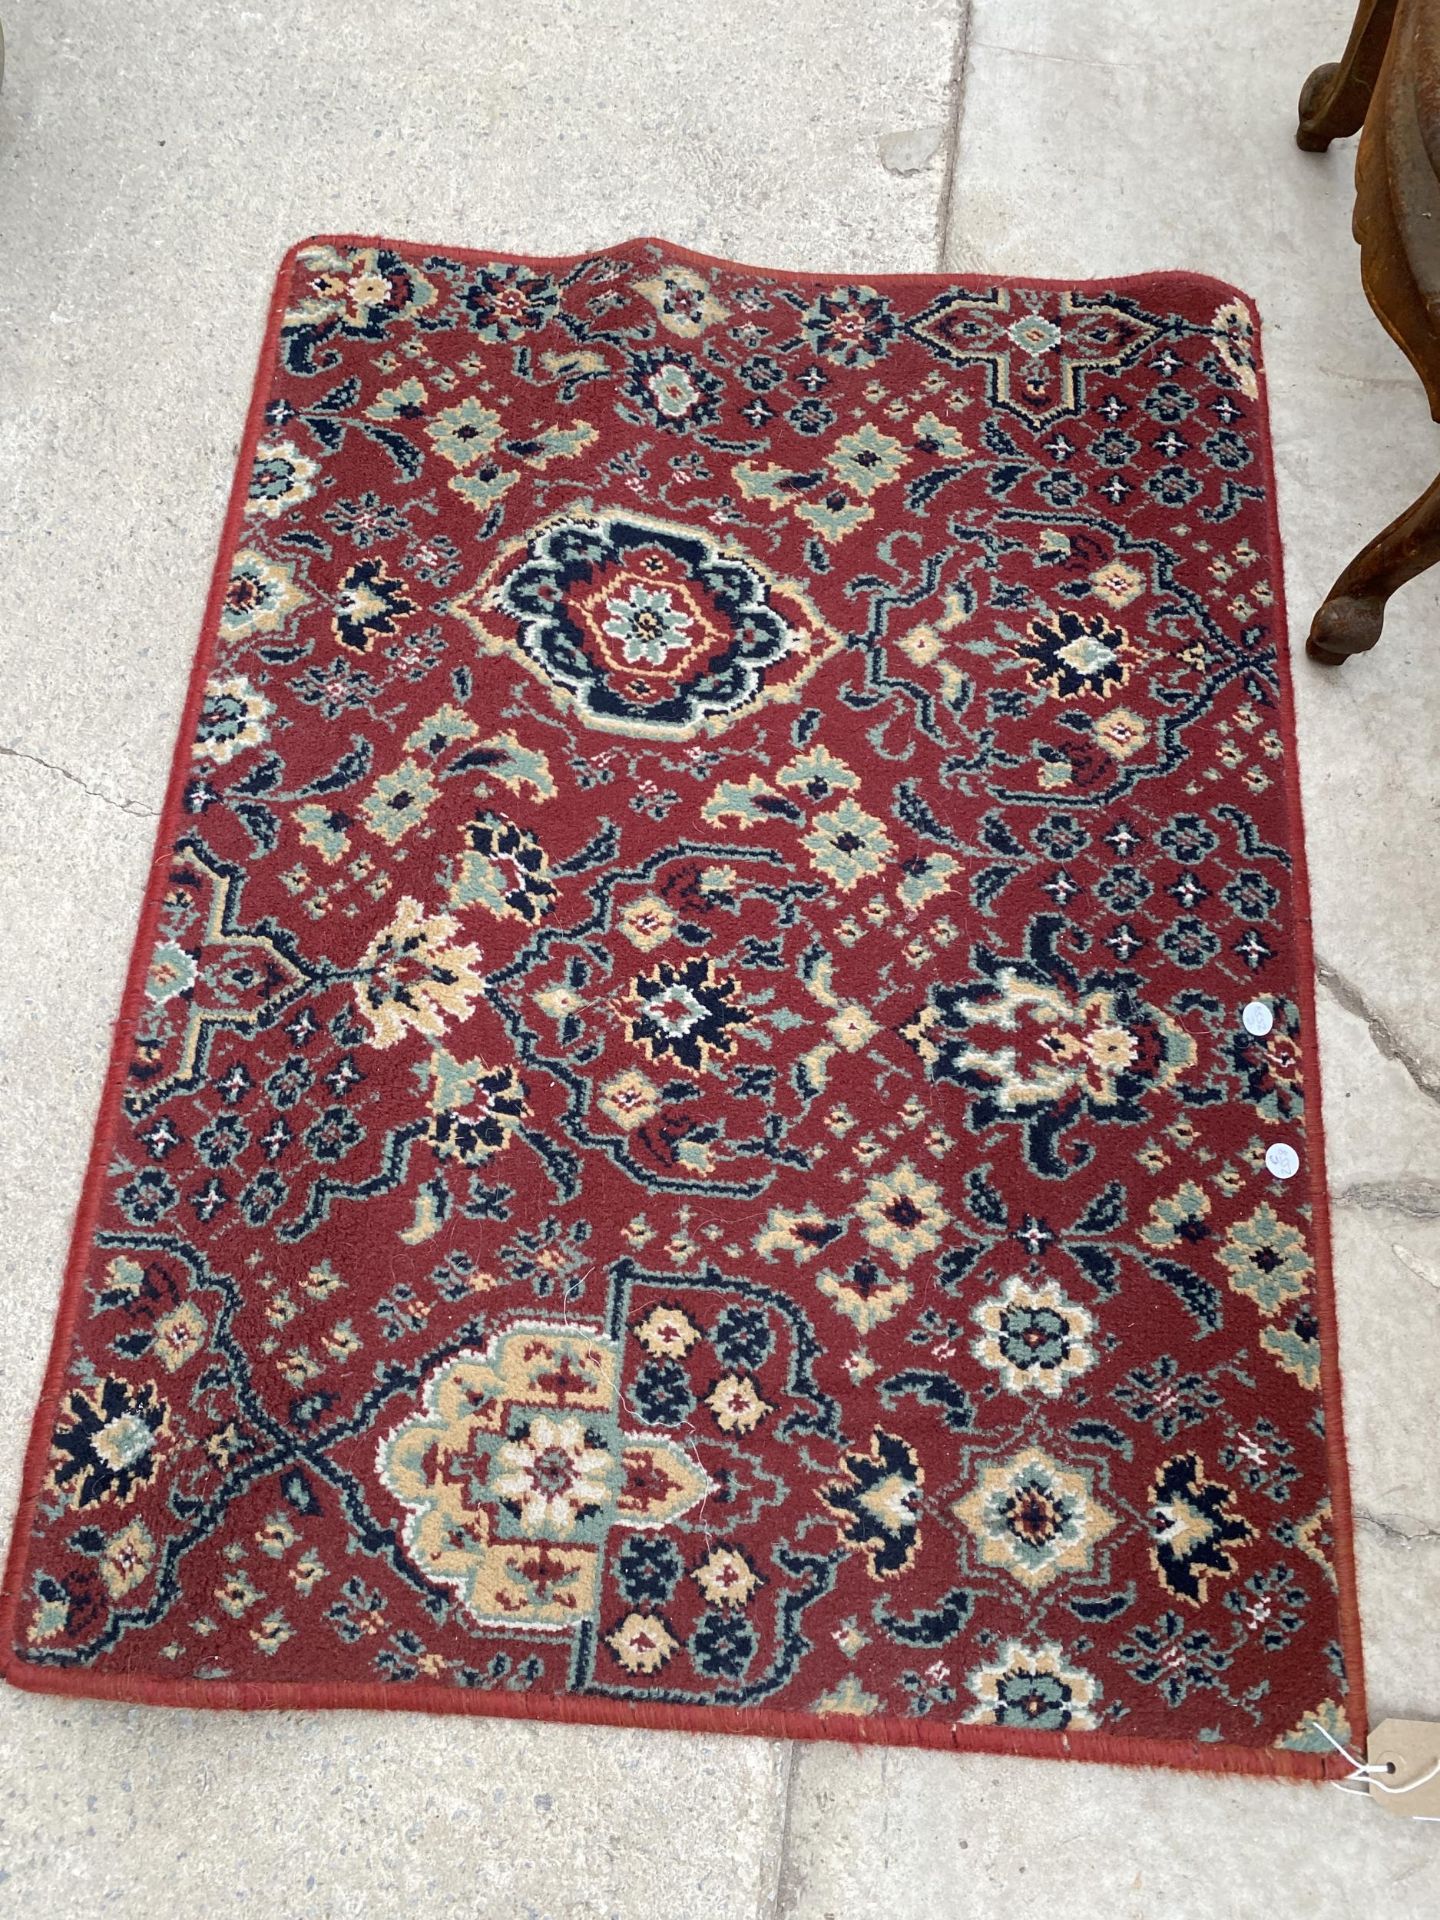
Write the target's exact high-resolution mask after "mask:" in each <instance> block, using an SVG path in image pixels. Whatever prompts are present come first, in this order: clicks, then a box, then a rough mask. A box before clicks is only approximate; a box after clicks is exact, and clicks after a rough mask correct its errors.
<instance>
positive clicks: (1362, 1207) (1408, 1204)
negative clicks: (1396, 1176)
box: [1334, 1180, 1440, 1220]
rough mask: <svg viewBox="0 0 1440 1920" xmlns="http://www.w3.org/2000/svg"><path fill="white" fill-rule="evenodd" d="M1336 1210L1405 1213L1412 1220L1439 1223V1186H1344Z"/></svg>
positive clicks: (1374, 1183)
mask: <svg viewBox="0 0 1440 1920" xmlns="http://www.w3.org/2000/svg"><path fill="white" fill-rule="evenodd" d="M1334 1202H1335V1205H1336V1206H1337V1207H1354V1208H1356V1209H1357V1210H1358V1211H1359V1212H1361V1213H1371V1212H1373V1213H1403V1214H1405V1215H1406V1216H1407V1217H1408V1218H1409V1219H1411V1220H1440V1183H1437V1182H1436V1181H1434V1180H1371V1181H1368V1182H1362V1183H1359V1184H1357V1185H1355V1186H1353V1187H1341V1188H1339V1190H1338V1191H1337V1192H1336V1193H1335V1195H1334Z"/></svg>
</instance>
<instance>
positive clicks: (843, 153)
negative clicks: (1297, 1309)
mask: <svg viewBox="0 0 1440 1920" xmlns="http://www.w3.org/2000/svg"><path fill="white" fill-rule="evenodd" d="M0 10H3V15H4V26H5V29H6V34H7V38H8V43H9V44H8V65H9V71H8V74H7V77H6V81H5V87H4V91H3V93H0V653H3V662H4V671H3V674H0V863H3V900H0V926H3V927H4V929H5V933H4V938H3V939H0V1288H3V1296H0V1297H3V1301H4V1313H5V1322H6V1335H7V1337H6V1339H5V1340H4V1342H3V1345H0V1525H6V1526H8V1517H9V1514H10V1513H11V1511H12V1510H13V1502H14V1497H15V1480H16V1471H17V1463H18V1460H19V1457H20V1449H21V1445H22V1437H23V1434H24V1431H25V1428H26V1425H27V1423H28V1420H29V1415H30V1408H31V1404H32V1400H33V1396H34V1393H35V1391H36V1387H37V1384H38V1381H39V1376H40V1369H41V1365H42V1358H43V1354H44V1351H45V1346H46V1342H47V1340H48V1337H49V1330H50V1323H51V1317H52V1313H53V1308H54V1302H55V1297H56V1291H57V1287H58V1279H59V1274H60V1270H61V1265H62V1261H63V1254H64V1247H65V1242H66V1237H67V1233H68V1228H69V1220H70V1214H71V1210H72V1208H73V1205H74V1202H75V1198H76V1195H77V1192H78V1188H79V1182H80V1175H81V1168H82V1163H83V1157H84V1154H85V1150H86V1147H87V1144H88V1139H89V1133H90V1128H91V1124H92V1120H93V1113H94V1107H95V1102H96V1098H97V1094H98V1089H99V1085H100V1081H101V1077H102V1073H103V1067H104V1059H105V1054H106V1049H107V1045H108V1039H109V1026H110V1020H111V1017H112V1014H113V1011H114V1009H115V1006H116V1004H117V1001H118V997H119V991H120V981H121V974H122V970H123V967H124V964H125V960H126V956H127V952H128V947H129V941H130V933H131V928H132V926H133V923H134V919H135V914H136V911H137V907H138V903H139V899H140V894H141V888H142V883H143V878H144V873H145V868H146V863H147V861H148V858H149V851H150V843H151V838H152V835H153V832H154V820H155V813H156V809H157V807H158V804H159V797H160V793H161V790H162V785H163V781H164V776H165V771H166V767H167V763H168V759H169V754H170V748H171V741H172V735H173V732H174V728H175V725H176V721H177V717H178V708H179V702H180V698H181V689H182V687H183V685H184V679H185V669H186V666H187V664H188V660H189V656H190V653H191V649H192V646H193V644H194V637H195V632H196V627H197V624H198V618H199V614H200V610H201V605H202V601H203V596H204V590H205V586H206V583H207V580H208V575H209V570H210V566H211V561H212V556H213V550H214V547H215V543H216V539H217V537H218V533H219V528H220V521H221V516H222V510H223V500H224V495H225V490H226V488H227V486H228V484H229V480H230V474H231V468H232V464H233V461H234V457H235V453H236V449H237V443H238V439H239V432H240V425H241V421H242V418H243V415H244V408H245V401H246V397H247V394H248V390H249V385H250V380H251V375H252V371H253V364H254V358H255V352H256V347H257V343H258V339H259V333H260V327H261V321H262V317H263V310H264V303H265V298H266V293H267V288H268V282H269V279H270V276H271V274H272V272H273V269H274V266H275V263H276V261H277V259H278V256H279V254H280V252H281V251H282V249H283V247H284V246H285V245H286V244H287V243H288V242H289V241H290V240H292V239H294V238H296V237H297V236H298V235H301V234H303V233H306V232H313V231H317V230H320V231H323V230H327V229H328V230H335V229H342V230H388V231H392V232H395V233H398V234H404V235H407V236H409V237H412V238H417V239H430V240H434V241H436V242H451V243H458V244H466V245H471V246H484V245H494V246H495V247H497V248H502V249H513V250H525V249H531V250H537V251H563V250H567V249H572V250H573V249H578V248H581V247H585V246H591V245H598V244H601V243H603V242H605V241H607V240H611V239H615V238H618V237H621V236H624V235H629V234H635V233H646V232H650V233H661V234H664V235H666V236H668V237H670V238H673V239H675V240H677V241H682V242H685V243H688V244H689V245H692V246H696V247H699V248H702V249H704V250H706V251H710V252H715V253H722V254H724V253H730V254H732V255H734V256H736V257H739V258H741V259H751V260H762V261H769V262H772V263H774V264H776V265H789V266H814V267H833V268H836V269H839V270H846V271H851V270H853V271H855V272H862V271H868V272H879V271H885V270H897V269H921V268H933V267H935V266H937V265H950V266H955V267H957V268H966V269H979V270H983V271H986V272H990V271H994V272H996V273H1004V272H1007V271H1008V272H1024V273H1028V274H1054V275H1063V274H1071V273H1073V274H1077V275H1081V274H1083V275H1086V276H1097V275H1105V274H1108V273H1112V272H1114V273H1122V272H1127V271H1133V270H1136V269H1141V268H1147V267H1191V268H1196V269H1201V270H1203V271H1206V272H1209V273H1214V274H1218V275H1220V276H1222V277H1225V278H1228V279H1232V280H1235V281H1237V282H1239V283H1240V284H1242V285H1243V286H1245V287H1246V288H1247V289H1248V290H1249V291H1250V293H1251V294H1252V295H1253V296H1254V297H1255V298H1256V299H1257V300H1258V302H1259V305H1260V308H1261V311H1262V313H1263V315H1264V318H1265V325H1266V349H1267V357H1268V361H1269V366H1270V374H1271V384H1272V397H1273V426H1274V435H1275V444H1276V452H1277V458H1278V464H1279V484H1280V504H1281V514H1282V520H1283V525H1284V534H1285V542H1286V563H1287V578H1288V586H1289V593H1290V599H1291V606H1292V608H1293V615H1292V636H1293V638H1294V640H1295V642H1296V644H1297V645H1298V641H1299V638H1300V637H1301V635H1302V634H1303V628H1304V623H1305V620H1306V618H1307V615H1308V610H1309V609H1310V608H1311V606H1312V605H1313V604H1314V603H1315V601H1316V600H1317V598H1318V597H1319V596H1320V594H1321V593H1322V592H1323V590H1324V588H1325V586H1326V585H1327V584H1328V582H1329V579H1330V577H1331V575H1332V574H1333V573H1334V572H1335V571H1336V569H1337V568H1338V566H1339V564H1340V562H1341V561H1342V560H1343V559H1345V558H1346V557H1348V555H1349V553H1350V551H1351V550H1352V549H1353V548H1354V547H1355V546H1356V545H1357V544H1358V543H1359V541H1360V540H1361V539H1362V538H1363V537H1364V536H1365V535H1366V534H1367V533H1368V532H1369V531H1371V530H1373V529H1374V528H1375V527H1376V526H1377V525H1378V524H1379V523H1380V522H1382V521H1383V520H1385V519H1387V518H1388V517H1389V516H1390V515H1391V514H1392V513H1393V512H1394V511H1395V510H1396V509H1397V508H1398V507H1399V506H1400V505H1401V504H1402V503H1403V502H1404V501H1406V500H1407V499H1408V498H1410V497H1411V496H1412V495H1413V494H1415V493H1416V492H1418V491H1419V489H1420V488H1421V487H1422V486H1423V485H1424V484H1425V483H1426V482H1427V481H1428V480H1429V478H1430V477H1431V475H1432V474H1433V472H1434V469H1435V465H1436V461H1437V458H1440V434H1437V433H1436V432H1435V430H1434V429H1433V428H1432V427H1431V426H1430V425H1429V424H1428V422H1427V420H1426V415H1425V410H1424V407H1423V404H1422V401H1421V397H1420V393H1419V389H1418V386H1417V384H1416V382H1415V381H1414V380H1413V378H1412V377H1411V376H1410V374H1409V372H1408V370H1407V369H1406V367H1405V365H1404V363H1403V361H1402V360H1401V359H1400V358H1399V356H1398V355H1397V353H1396V352H1395V350H1394V349H1393V348H1392V347H1391V346H1390V344H1389V343H1388V342H1387V341H1386V339H1385V338H1384V336H1383V335H1382V334H1381V332H1380V330H1379V328H1378V327H1377V326H1376V324H1375V323H1374V321H1373V320H1372V319H1371V317H1370V315H1369V313H1368V310H1367V309H1366V307H1365V304H1364V301H1363V299H1362V297H1361V295H1360V291H1359V286H1358V281H1357V277H1356V264H1355V257H1354V253H1353V249H1352V246H1351V243H1350V240H1349V237H1348V216H1349V203H1350V186H1349V172H1350V164H1351V154H1350V144H1351V143H1346V145H1345V146H1344V147H1341V148H1337V149H1336V150H1335V151H1334V152H1333V153H1332V154H1331V155H1330V156H1329V157H1328V158H1324V159H1315V158H1310V157H1306V156H1302V155H1300V154H1299V153H1298V152H1297V151H1296V149H1295V148H1294V146H1293V144H1292V143H1291V138H1290V135H1291V129H1292V126H1293V104H1294V98H1295V94H1296V90H1297V88H1298V86H1299V83H1300V81H1301V79H1302V78H1303V76H1304V75H1305V74H1306V72H1308V70H1309V69H1310V68H1311V67H1312V66H1313V65H1315V64H1316V62H1318V61H1319V60H1321V59H1328V58H1334V57H1336V55H1337V53H1338V50H1339V48H1340V46H1341V45H1342V44H1343V40H1344V36H1345V32H1346V28H1347V25H1348V20H1347V13H1348V3H1347V0H1259V3H1258V4H1257V0H1186V4H1183V5H1182V4H1180V3H1179V0H973V4H972V5H971V7H970V8H969V19H968V22H967V21H966V19H965V18H964V14H965V8H964V5H963V0H875V3H874V4H866V3H865V0H785V4H784V5H777V4H774V0H769V3H768V4H767V0H708V4H707V3H706V0H623V4H622V3H621V0H589V4H585V5H582V4H581V0H529V4H501V0H289V3H288V4H285V5H280V4H276V3H275V0H249V3H248V4H247V3H246V0H227V3H226V4H214V3H213V0H3V7H0ZM1437 624H1440V581H1431V582H1422V583H1420V584H1419V585H1417V586H1415V587H1412V588H1411V589H1409V590H1408V591H1407V592H1406V593H1405V594H1404V595H1403V596H1401V598H1400V599H1398V600H1397V601H1396V603H1395V605H1394V608H1393V611H1392V614H1391V617H1390V621H1389V627H1388V631H1387V633H1386V635H1385V639H1384V641H1383V643H1382V646H1381V648H1380V650H1379V651H1378V652H1377V653H1375V654H1374V655H1372V656H1371V657H1370V658H1368V659H1365V660H1360V661H1356V662H1353V663H1352V664H1351V665H1350V666H1348V667H1347V668H1345V669H1344V670H1343V671H1342V672H1340V673H1332V674H1325V673H1324V672H1323V671H1322V670H1319V669H1314V668H1309V667H1306V666H1304V665H1301V667H1300V668H1299V672H1298V690H1297V697H1298V702H1299V725H1300V738H1301V749H1302V760H1303V774H1304V792H1305V801H1306V807H1307V823H1308V839H1309V848H1310V860H1311V869H1312V877H1313V891H1314V911H1315V926H1316V936H1317V945H1318V949H1319V953H1320V955H1321V959H1322V970H1321V980H1322V992H1321V1002H1320V1020H1321V1041H1322V1048H1323V1055H1324V1065H1325V1070H1326V1098H1325V1108H1326V1121H1327V1125H1328V1127H1329V1129H1330V1152H1331V1179H1332V1185H1333V1189H1334V1194H1335V1201H1336V1225H1337V1263H1338V1280H1339V1290H1340V1306H1341V1314H1342V1346H1343V1356H1344V1362H1345V1368H1346V1407H1347V1414H1348V1419H1349V1427H1350V1438H1351V1451H1352V1456H1353V1470H1354V1481H1355V1493H1356V1498H1357V1501H1358V1505H1359V1510H1360V1520H1359V1536H1358V1547H1359V1554H1360V1580H1361V1599H1362V1605H1363V1612H1364V1619H1365V1630H1366V1643H1367V1651H1368V1665H1369V1677H1370V1690H1371V1698H1372V1703H1373V1706H1374V1709H1375V1712H1376V1715H1377V1717H1378V1716H1380V1715H1383V1714H1387V1713H1397V1714H1409V1715H1412V1716H1429V1717H1431V1718H1440V1632H1437V1621H1440V1459H1437V1446H1436V1426H1435V1415H1434V1408H1435V1404H1436V1394H1437V1389H1440V999H1437V981H1440V972H1437V961H1436V938H1437V926H1440V914H1437V907H1440V886H1437V871H1440V812H1437V798H1440V789H1437V773H1436V768H1437V759H1440V655H1437V632H1436V628H1437ZM257 1911H261V1912H264V1913H266V1914H267V1915H270V1916H275V1920H328V1916H332V1915H335V1916H339V1915H344V1916H347V1920H348V1917H349V1916H354V1917H355V1920H369V1917H371V1916H373V1917H374V1920H390V1916H398V1915H402V1914H404V1915H407V1916H408V1915H411V1914H414V1915H417V1916H423V1917H424V1920H448V1917H449V1916H456V1920H458V1917H459V1916H462V1915H463V1916H466V1920H511V1917H512V1916H513V1917H514V1920H678V1916H690V1915H695V1916H700V1915H703V1916H705V1920H781V1916H784V1917H785V1920H851V1916H861V1917H864V1916H871V1915H876V1916H878V1915H885V1916H891V1917H893V1920H932V1917H933V1920H949V1917H950V1916H962V1915H963V1916H970V1915H982V1916H983V1915H991V1914H997V1915H998V1914H1004V1915H1005V1916H1007V1920H1022V1917H1023V1916H1030V1915H1049V1914H1052V1913H1057V1912H1063V1913H1065V1914H1067V1915H1073V1916H1077V1917H1078V1920H1083V1917H1084V1916H1089V1915H1097V1916H1098V1915H1106V1916H1118V1920H1187V1917H1188V1916H1224V1917H1225V1920H1230V1916H1251V1915H1256V1916H1259V1915H1265V1916H1268V1917H1270V1920H1290V1916H1296V1920H1300V1917H1301V1916H1303V1917H1304V1920H1332V1917H1333V1920H1339V1917H1340V1916H1342V1915H1343V1916H1346V1920H1351V1916H1354V1917H1355V1920H1408V1916H1412V1915H1413V1916H1420V1915H1422V1914H1432V1913H1434V1912H1436V1911H1440V1826H1420V1825H1416V1824H1412V1823H1402V1822H1399V1821H1392V1820H1387V1819H1385V1818H1383V1817H1382V1816H1381V1815H1380V1814H1379V1813H1377V1812H1376V1810H1375V1809H1373V1808H1372V1807H1370V1806H1368V1805H1367V1804H1365V1802H1364V1801H1363V1800H1353V1801H1347V1800H1344V1799H1342V1798H1341V1796H1340V1795H1339V1794H1338V1793H1336V1792H1333V1791H1331V1790H1328V1789H1325V1790H1322V1789H1308V1788H1300V1787H1295V1786H1291V1785H1285V1784H1274V1783H1260V1782H1255V1781H1250V1780H1243V1779H1231V1778H1217V1779H1209V1778H1202V1777H1190V1776H1181V1775H1169V1774H1159V1773H1144V1772H1132V1771H1126V1770H1119V1769H1112V1768H1101V1767H1081V1766H1063V1765H1055V1764H1052V1763H1048V1762H1021V1761H1009V1762H1007V1761H1002V1760H995V1759H986V1758H981V1757H978V1756H976V1757H953V1756H943V1755H931V1754H914V1753H908V1752H903V1751H898V1750H889V1751H886V1750H880V1749H877V1750H873V1751H869V1752H858V1753H857V1752H854V1751H851V1750H850V1749H848V1748H844V1747H829V1746H816V1747H812V1746H805V1747H797V1748H795V1749H793V1750H792V1749H787V1748H785V1747H783V1746H780V1745H776V1744H771V1743H766V1742H762V1741H751V1740H707V1739H700V1738H695V1737H690V1736H682V1735H662V1734H640V1733H635V1734H630V1733H621V1732H606V1731H602V1730H596V1729H578V1728H563V1727H545V1726H526V1725H520V1724H514V1725H512V1724H506V1723H502V1722H484V1721H461V1720H448V1719H439V1718H426V1717H422V1716H412V1715H408V1714H393V1715H350V1714H330V1715H301V1714H284V1715H273V1716H271V1715H256V1716H248V1717H243V1718H242V1717H231V1716H224V1715H205V1714H188V1713H168V1712H156V1711H148V1710H142V1709H132V1708H125V1707H120V1706H109V1705H97V1704H86V1703H77V1704H67V1703H65V1702H63V1701H59V1700H54V1699H45V1698H40V1697H35V1696H28V1695H21V1694H18V1693H14V1692H9V1691H3V1692H0V1912H14V1913H15V1914H17V1915H19V1914H23V1915H25V1916H27V1920H58V1917H60V1916H67V1917H68V1916H70V1915H79V1914H91V1913H106V1914H114V1915H117V1916H122V1917H123V1920H132V1917H133V1920H142V1917H144V1920H152V1917H153V1920H168V1916H172V1915H173V1916H183V1917H185V1920H188V1917H189V1916H207V1917H208V1916H210V1915H218V1914H229V1913H232V1912H234V1913H244V1912H257Z"/></svg>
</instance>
